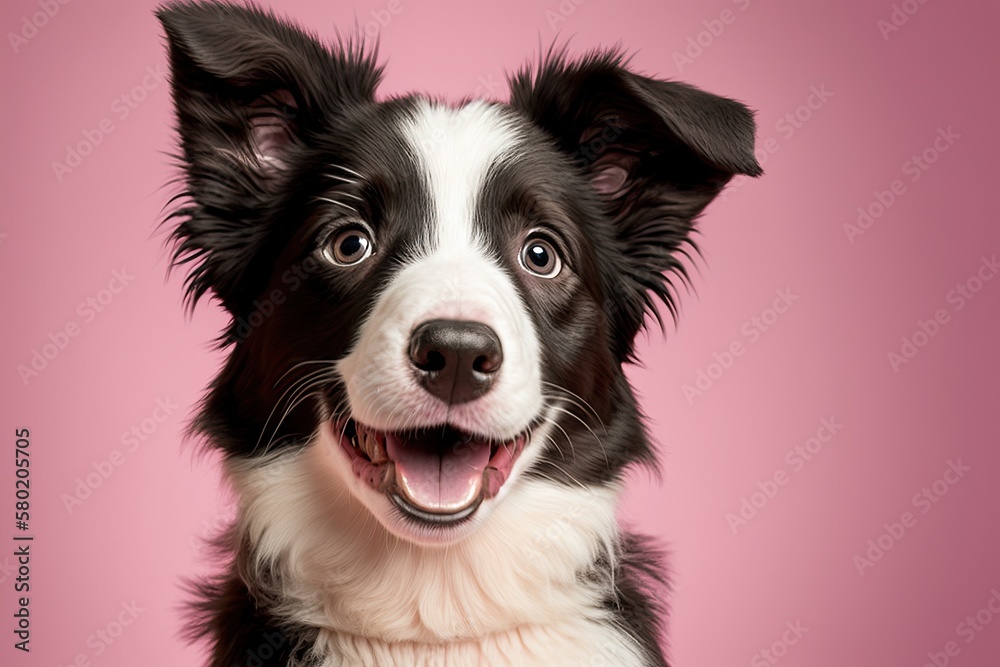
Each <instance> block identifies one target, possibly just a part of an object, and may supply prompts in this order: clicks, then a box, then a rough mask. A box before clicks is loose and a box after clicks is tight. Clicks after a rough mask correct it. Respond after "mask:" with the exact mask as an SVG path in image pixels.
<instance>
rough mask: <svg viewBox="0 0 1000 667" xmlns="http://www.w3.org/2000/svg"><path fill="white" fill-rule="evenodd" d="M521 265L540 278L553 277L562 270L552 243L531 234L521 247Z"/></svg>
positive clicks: (560, 261) (560, 260)
mask: <svg viewBox="0 0 1000 667" xmlns="http://www.w3.org/2000/svg"><path fill="white" fill-rule="evenodd" d="M520 260H521V266H523V267H524V268H525V269H526V270H527V271H528V272H529V273H533V274H535V275H536V276H539V277H540V278H555V277H556V276H557V275H559V271H561V270H562V259H561V258H560V257H559V252H558V251H557V250H556V247H555V245H554V244H553V243H551V242H550V241H548V240H547V239H545V238H542V237H540V236H534V235H533V236H531V237H529V238H528V240H527V241H525V243H524V246H523V247H522V248H521V256H520Z"/></svg>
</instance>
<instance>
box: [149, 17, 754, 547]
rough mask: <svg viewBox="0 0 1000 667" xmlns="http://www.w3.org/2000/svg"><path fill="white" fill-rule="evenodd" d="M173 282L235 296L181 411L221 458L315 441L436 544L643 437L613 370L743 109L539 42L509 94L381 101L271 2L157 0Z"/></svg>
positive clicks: (637, 449)
mask: <svg viewBox="0 0 1000 667" xmlns="http://www.w3.org/2000/svg"><path fill="white" fill-rule="evenodd" d="M159 15H160V19H161V20H162V22H163V24H164V25H165V28H166V32H167V35H168V39H169V49H170V60H171V66H172V85H173V94H174V100H175V104H176V112H177V119H178V125H179V132H180V137H181V148H182V155H181V156H180V157H181V160H182V164H183V167H184V169H185V170H186V182H187V192H186V194H187V195H188V202H187V204H185V205H183V206H182V207H181V208H179V209H178V210H177V211H176V212H175V213H174V214H173V217H174V218H175V219H177V220H178V221H179V224H178V225H177V226H176V228H175V230H174V232H173V238H174V239H175V241H176V261H177V263H179V264H186V265H188V266H189V267H190V271H189V274H188V281H187V288H188V295H189V297H190V299H191V302H192V303H193V302H195V301H197V299H198V298H199V297H201V296H203V295H205V294H206V293H210V294H211V295H213V296H214V297H216V298H217V299H218V301H219V302H221V304H222V305H223V306H224V307H225V308H226V309H227V311H228V312H229V313H230V314H231V315H232V323H231V326H230V327H229V328H228V330H227V331H226V332H225V334H224V343H225V344H226V345H228V346H230V356H229V359H228V362H227V364H226V366H225V368H224V369H223V370H222V372H221V373H220V375H219V376H218V377H217V379H216V380H215V382H214V384H213V386H212V388H211V391H210V393H209V394H208V396H207V397H206V400H205V403H204V405H203V409H202V412H201V414H200V416H199V418H198V420H197V422H196V424H195V426H196V428H197V429H199V430H200V431H201V432H203V433H204V434H205V435H206V436H207V437H208V439H209V440H210V442H211V443H212V444H213V445H215V446H217V447H219V448H221V449H222V450H223V451H224V453H225V454H226V455H227V456H228V457H230V458H231V459H238V460H242V461H245V462H253V461H254V460H271V458H272V457H274V456H275V452H287V451H294V450H295V449H297V448H301V447H303V446H306V445H312V446H323V447H328V448H329V449H330V452H329V455H330V456H332V457H334V460H335V461H336V466H335V467H336V469H337V472H336V474H337V475H340V476H341V479H340V480H339V482H340V483H341V484H343V485H346V486H347V487H348V488H349V489H350V493H351V494H352V495H353V496H354V497H355V498H356V499H357V500H359V501H360V502H362V503H363V504H364V505H365V506H367V508H368V509H369V510H370V511H371V512H372V513H373V514H374V515H375V516H376V517H377V518H378V519H379V521H381V522H382V523H383V524H384V525H385V526H386V527H387V528H388V529H389V530H390V531H392V532H393V533H395V534H397V535H400V536H403V537H405V538H407V539H411V540H415V541H423V542H434V541H447V540H453V539H457V538H458V537H460V536H462V535H464V534H465V533H467V532H468V531H469V530H471V529H472V528H474V527H475V526H476V525H478V524H480V523H482V521H484V520H486V517H487V515H488V514H489V512H490V510H491V508H492V507H493V506H494V505H496V503H499V502H503V498H504V496H505V495H506V493H507V492H508V491H509V489H510V488H511V487H512V486H513V485H515V484H517V481H518V478H519V477H524V476H533V477H535V478H538V479H545V480H548V481H549V482H551V483H553V484H562V485H602V484H608V483H611V482H613V481H615V480H616V479H617V478H618V477H619V476H620V475H621V472H622V470H623V468H624V467H625V466H627V465H628V464H629V463H632V462H636V461H645V462H649V461H651V460H652V454H651V450H650V446H649V444H648V440H647V438H646V435H645V432H644V430H643V427H642V424H641V422H640V419H639V412H638V410H637V409H636V407H635V403H634V398H633V395H632V393H631V391H630V389H629V386H628V383H627V381H626V380H625V378H624V375H623V372H622V364H623V363H625V362H627V361H628V360H629V359H630V357H631V355H632V349H633V338H634V337H635V335H636V333H637V332H638V331H639V329H640V328H641V327H642V325H643V322H644V319H645V317H646V316H647V315H648V314H650V313H652V314H653V315H654V316H656V313H657V306H656V304H657V302H658V300H662V301H663V302H664V303H665V304H666V307H667V308H668V309H669V311H670V312H671V313H673V311H674V302H673V301H672V298H673V297H672V283H671V281H672V280H673V279H676V278H678V277H679V278H681V279H683V278H684V268H683V264H682V259H683V258H684V256H685V254H686V252H685V251H686V248H689V247H691V246H690V241H689V234H690V232H691V229H692V224H693V221H694V220H695V218H696V217H697V216H698V214H699V213H700V212H701V211H702V209H704V208H705V206H706V205H707V204H708V203H709V202H710V201H711V200H712V199H713V198H714V197H715V196H716V195H717V194H718V193H719V191H720V190H721V189H722V187H723V186H724V185H725V184H726V182H727V181H728V180H729V179H730V178H731V177H732V176H733V175H734V174H738V173H742V174H749V175H757V174H759V173H760V168H759V167H758V165H757V163H756V161H755V159H754V153H753V142H754V123H753V119H752V115H751V113H750V112H749V111H748V110H747V109H746V108H745V107H744V106H743V105H741V104H739V103H737V102H734V101H732V100H729V99H725V98H722V97H717V96H715V95H711V94H709V93H705V92H703V91H700V90H698V89H696V88H693V87H690V86H688V85H685V84H682V83H677V82H668V81H660V80H656V79H652V78H647V77H644V76H640V75H638V74H635V73H633V72H631V71H629V70H628V69H627V68H626V66H625V64H624V62H623V58H622V56H621V55H620V54H619V53H617V52H613V51H612V52H599V53H593V54H591V55H589V56H586V57H584V58H582V59H579V60H575V61H574V60H570V59H569V58H568V57H567V56H566V55H565V54H564V53H562V52H552V53H550V54H549V55H548V56H547V57H544V58H542V60H541V62H540V63H539V64H538V65H537V66H535V67H529V68H526V69H525V70H523V71H522V72H520V73H518V74H517V75H515V76H513V77H512V79H511V81H510V84H511V99H510V101H509V102H508V103H506V104H501V103H491V102H483V101H472V102H468V103H463V104H460V105H457V106H452V105H447V104H443V103H440V102H437V101H434V100H431V99H428V98H426V97H422V96H407V97H400V98H394V99H388V100H383V101H378V100H376V97H375V91H376V86H377V84H378V81H379V78H380V69H379V68H378V67H377V66H376V64H375V61H374V56H373V55H372V54H371V53H367V52H365V51H364V49H363V48H362V45H361V44H359V43H353V42H350V41H346V42H341V43H340V44H338V45H335V46H333V47H327V46H324V45H322V44H320V43H319V42H318V41H316V40H315V39H314V38H312V37H311V36H309V35H307V34H304V33H303V32H301V31H300V30H299V29H297V28H295V27H293V26H291V25H290V24H288V23H287V22H284V21H282V20H278V19H276V18H275V17H274V16H273V15H270V14H268V13H265V12H262V11H259V10H256V9H253V8H246V7H235V6H230V5H206V4H181V5H174V6H172V7H169V8H166V9H163V10H161V11H160V14H159Z"/></svg>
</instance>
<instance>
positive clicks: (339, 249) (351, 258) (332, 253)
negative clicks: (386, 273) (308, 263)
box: [323, 227, 375, 266]
mask: <svg viewBox="0 0 1000 667" xmlns="http://www.w3.org/2000/svg"><path fill="white" fill-rule="evenodd" d="M374 245H375V244H374V243H372V239H371V235H370V234H369V233H368V232H367V231H366V230H364V229H360V228H358V227H352V228H350V229H346V230H344V231H342V232H340V233H339V234H337V235H335V236H334V237H333V239H332V240H331V241H330V242H328V243H327V245H326V248H324V249H323V256H324V257H326V258H327V260H329V261H330V262H331V263H333V264H336V265H338V266H353V265H355V264H360V263H361V262H363V261H364V260H366V259H368V258H369V257H371V255H372V252H373V251H374Z"/></svg>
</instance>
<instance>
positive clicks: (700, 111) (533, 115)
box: [510, 51, 762, 358]
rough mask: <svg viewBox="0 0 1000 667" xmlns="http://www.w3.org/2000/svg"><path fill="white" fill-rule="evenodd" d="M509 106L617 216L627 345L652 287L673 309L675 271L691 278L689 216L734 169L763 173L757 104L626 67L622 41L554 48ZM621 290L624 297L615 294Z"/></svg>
mask: <svg viewBox="0 0 1000 667" xmlns="http://www.w3.org/2000/svg"><path fill="white" fill-rule="evenodd" d="M510 84H511V106H512V107H514V108H515V109H518V110H520V111H521V112H522V113H523V114H525V115H526V116H527V117H528V118H529V119H531V120H532V121H534V122H535V123H536V124H537V125H539V126H541V127H542V129H544V130H545V131H546V132H548V133H549V134H550V135H551V136H552V137H553V138H554V139H555V140H556V143H557V145H558V147H559V148H560V149H562V150H563V151H564V152H565V153H567V154H568V155H570V156H571V157H572V159H573V161H574V162H575V164H576V166H577V167H578V168H579V169H580V170H581V171H582V172H583V174H584V176H585V177H586V178H587V179H588V180H589V182H590V184H591V186H592V187H593V189H594V191H595V193H596V195H597V196H598V197H599V199H600V200H601V201H602V202H603V203H604V204H605V206H606V210H607V212H608V213H609V214H610V216H611V217H612V218H613V219H614V221H615V228H614V230H612V234H613V237H614V238H615V240H616V245H617V246H618V248H619V249H620V251H621V252H622V253H623V255H624V259H625V262H624V264H623V265H622V266H621V267H616V268H619V269H620V270H622V271H623V274H622V275H621V277H620V279H621V280H622V281H623V284H621V285H620V287H621V290H620V291H621V292H622V294H621V295H609V299H608V301H609V303H608V308H609V312H608V315H609V317H610V319H611V322H612V325H613V326H614V327H615V328H616V334H617V336H616V338H617V339H618V340H619V341H621V342H622V345H623V346H624V347H623V348H622V349H620V350H619V352H620V354H621V357H622V358H625V357H628V356H629V355H630V354H631V349H632V340H633V338H634V337H635V334H636V333H637V332H638V330H639V328H640V327H641V326H642V323H643V319H644V316H645V313H646V311H649V312H651V313H652V314H653V315H654V316H655V317H657V318H658V314H657V311H656V306H655V302H654V300H653V298H652V295H655V296H657V297H659V298H660V299H662V300H663V301H664V303H665V304H666V305H667V308H668V309H669V310H670V312H671V314H676V305H675V304H674V302H673V300H672V296H671V279H670V276H671V274H679V275H680V276H681V277H682V279H686V273H685V272H686V269H685V268H684V265H683V264H682V257H679V256H678V255H681V256H683V255H685V249H684V245H685V244H689V245H692V246H693V245H694V244H693V243H692V241H691V240H690V232H691V229H692V226H693V222H694V220H695V218H696V217H697V216H698V214H699V213H701V211H702V210H703V209H704V208H705V207H706V206H707V205H708V203H709V202H711V201H712V199H714V198H715V196H716V195H718V194H719V192H720V191H721V190H722V188H723V187H724V186H725V184H726V183H727V182H728V181H729V179H730V178H732V177H733V176H734V175H735V174H746V175H749V176H759V175H760V174H761V173H762V172H761V168H760V166H759V165H758V164H757V160H756V159H755V157H754V131H755V124H754V120H753V114H752V112H751V111H750V110H749V109H747V107H745V106H744V105H743V104H740V103H739V102H736V101H734V100H730V99H726V98H724V97H719V96H717V95H712V94H710V93H706V92H704V91H701V90H699V89H697V88H694V87H692V86H689V85H687V84H684V83H678V82H673V81H661V80H657V79H651V78H648V77H645V76H640V75H638V74H635V73H633V72H630V71H629V70H627V69H626V68H625V66H624V63H623V57H622V56H621V54H620V53H618V52H616V51H611V52H605V53H592V54H589V55H587V56H585V57H584V58H583V59H581V60H579V61H577V62H568V61H567V60H566V57H565V54H564V53H554V54H552V53H550V54H549V56H548V57H547V58H545V59H544V60H543V61H542V62H541V63H540V64H539V65H538V67H537V70H535V71H531V70H528V69H525V70H522V71H521V72H519V73H518V74H516V75H515V76H514V77H513V78H512V79H511V82H510ZM615 296H621V297H623V298H621V299H618V298H614V297H615Z"/></svg>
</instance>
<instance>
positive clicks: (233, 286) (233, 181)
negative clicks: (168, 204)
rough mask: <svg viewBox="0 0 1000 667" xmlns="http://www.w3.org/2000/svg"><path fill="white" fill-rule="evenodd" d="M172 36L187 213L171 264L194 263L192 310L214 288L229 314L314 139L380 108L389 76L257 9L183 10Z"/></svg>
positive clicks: (238, 304)
mask: <svg viewBox="0 0 1000 667" xmlns="http://www.w3.org/2000/svg"><path fill="white" fill-rule="evenodd" d="M157 17H158V18H159V19H160V21H161V23H162V24H163V27H164V30H165V31H166V35H167V40H168V48H169V56H170V69H171V76H170V79H171V87H172V92H173V99H174V108H175V111H176V115H177V126H178V132H179V134H180V144H181V155H180V159H181V163H182V166H183V168H184V171H185V176H186V184H187V189H186V193H185V194H186V195H187V196H188V199H189V200H190V202H189V205H187V206H184V207H183V208H181V209H180V210H178V211H175V212H174V213H173V215H172V216H171V217H175V218H179V219H181V222H180V224H179V225H178V226H177V227H176V229H175V230H174V232H173V235H172V239H173V241H174V242H175V244H176V246H175V251H174V264H175V265H182V264H187V263H192V264H194V266H193V267H192V268H191V269H190V271H189V273H188V277H187V282H186V287H187V297H188V302H189V305H192V306H193V305H194V303H195V302H196V301H197V300H198V299H199V298H200V297H201V296H202V295H204V294H205V293H206V292H208V291H210V290H211V291H212V292H214V294H215V295H216V296H217V297H218V298H219V300H220V301H221V302H222V304H223V305H224V306H225V307H226V308H227V309H229V311H230V312H232V313H237V312H239V311H240V309H241V308H242V307H244V306H245V305H246V304H247V303H249V302H250V300H251V299H252V298H253V297H254V294H253V293H252V292H253V291H254V288H255V285H254V283H255V282H256V281H254V280H247V279H246V273H247V272H248V271H249V270H250V265H251V262H252V258H253V257H255V256H256V254H257V251H258V250H259V249H260V247H261V246H262V245H263V244H264V243H265V242H266V230H265V229H263V228H262V225H261V224H260V222H261V220H262V219H263V218H264V217H265V216H266V215H267V213H268V212H269V211H270V210H273V207H274V206H275V199H276V193H277V192H278V191H279V188H281V187H282V185H283V184H284V183H285V182H286V179H287V178H289V177H290V176H291V174H293V173H294V170H295V168H296V164H297V157H298V155H300V154H301V153H302V152H303V150H304V149H305V148H307V147H308V146H309V145H310V144H311V143H312V138H313V137H314V136H319V135H320V134H322V133H324V132H329V131H331V130H332V129H335V123H336V119H337V118H338V117H339V116H340V115H341V113H342V112H343V110H344V109H346V108H348V107H350V106H357V105H363V104H371V103H373V102H374V95H375V88H376V86H377V85H378V81H379V78H380V76H381V70H380V68H378V67H377V66H376V64H375V54H374V53H365V51H364V48H363V44H361V43H351V42H349V41H348V42H347V43H342V44H340V45H339V47H337V48H334V49H330V48H327V47H325V46H324V45H322V44H320V43H319V42H318V41H317V40H316V39H315V38H313V37H312V36H310V35H308V34H306V33H304V32H302V31H301V30H300V29H299V28H297V27H295V26H293V25H292V24H290V23H288V22H287V21H285V20H282V19H278V18H277V17H275V16H274V14H273V13H270V12H266V11H263V10H261V9H258V8H255V7H253V6H250V5H246V6H237V5H231V4H224V3H201V2H190V3H187V2H185V3H177V4H171V5H167V6H164V7H161V8H160V9H159V10H158V11H157Z"/></svg>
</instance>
